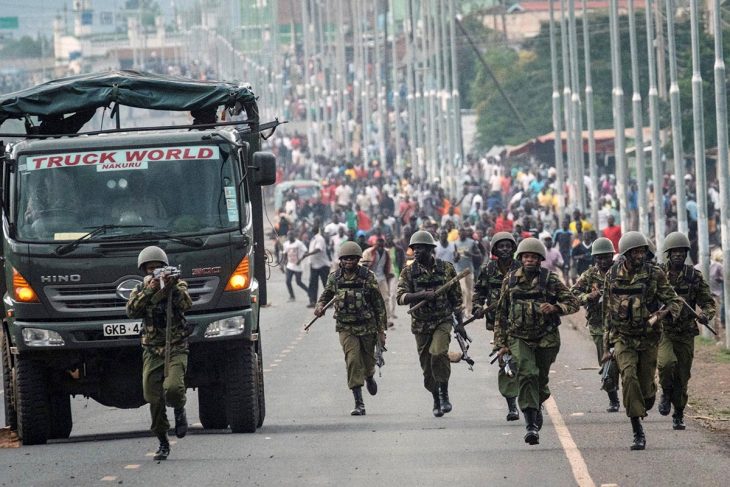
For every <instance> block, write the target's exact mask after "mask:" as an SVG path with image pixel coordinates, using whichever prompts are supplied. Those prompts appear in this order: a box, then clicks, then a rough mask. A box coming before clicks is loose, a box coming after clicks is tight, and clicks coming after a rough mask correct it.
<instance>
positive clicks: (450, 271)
mask: <svg viewBox="0 0 730 487" xmlns="http://www.w3.org/2000/svg"><path fill="white" fill-rule="evenodd" d="M454 277H456V271H455V270H454V266H453V265H451V264H450V263H448V262H444V261H442V260H439V259H435V260H434V265H433V268H431V269H428V268H426V267H425V266H423V265H421V264H420V263H418V262H417V261H414V262H413V263H412V264H411V265H409V266H406V267H405V268H404V269H403V270H402V271H401V274H400V278H399V279H398V291H397V294H396V299H397V300H398V304H401V305H402V304H405V301H404V300H403V296H404V295H405V294H411V293H417V292H420V291H426V290H431V291H435V290H436V289H438V288H439V287H440V286H442V285H444V284H446V282H447V281H449V280H451V279H453V278H454ZM461 307H462V296H461V287H460V286H459V285H458V284H454V285H453V286H451V287H449V289H448V290H447V291H446V292H444V293H443V294H441V295H439V296H437V297H436V299H435V300H434V301H431V302H427V303H426V304H425V305H424V306H422V307H421V308H419V309H417V310H416V311H414V312H413V313H412V315H411V332H412V333H413V334H414V335H415V337H416V347H417V349H418V357H419V360H420V362H421V369H422V370H423V385H424V387H425V388H426V389H427V390H429V391H430V392H431V393H434V392H436V390H437V385H438V384H445V383H448V381H449V377H450V376H451V364H450V363H449V357H448V352H449V343H450V342H451V329H452V323H453V321H452V320H453V315H454V313H461V311H462V309H461Z"/></svg>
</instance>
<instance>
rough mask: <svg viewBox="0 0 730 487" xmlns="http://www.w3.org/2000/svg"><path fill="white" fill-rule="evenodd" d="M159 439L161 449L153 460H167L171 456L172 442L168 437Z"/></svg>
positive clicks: (160, 436) (159, 437)
mask: <svg viewBox="0 0 730 487" xmlns="http://www.w3.org/2000/svg"><path fill="white" fill-rule="evenodd" d="M157 438H158V439H159V440H160V447H159V448H157V451H156V452H155V456H154V457H153V458H154V459H155V460H167V457H168V456H170V442H169V441H168V439H167V435H158V436H157Z"/></svg>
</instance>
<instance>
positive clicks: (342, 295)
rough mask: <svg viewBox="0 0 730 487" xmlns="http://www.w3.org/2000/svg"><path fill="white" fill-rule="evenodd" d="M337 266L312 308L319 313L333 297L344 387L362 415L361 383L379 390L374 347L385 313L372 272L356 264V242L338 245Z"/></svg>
mask: <svg viewBox="0 0 730 487" xmlns="http://www.w3.org/2000/svg"><path fill="white" fill-rule="evenodd" d="M339 250H340V252H339V256H340V268H339V269H337V270H336V271H334V272H332V273H330V275H329V276H328V278H327V283H326V284H325V288H324V291H323V292H322V295H321V296H320V297H319V300H318V301H317V305H316V307H315V308H314V314H315V315H316V316H322V315H324V312H325V309H324V307H325V305H326V304H327V303H328V302H329V301H330V300H332V299H333V298H336V299H335V303H334V307H335V320H336V322H337V325H336V328H335V329H336V330H337V332H338V333H339V335H340V344H341V345H342V351H343V352H344V353H345V364H346V365H347V387H349V388H350V389H351V390H352V395H353V396H354V397H355V409H353V410H352V411H351V412H350V414H351V415H353V416H364V415H365V402H364V401H363V398H362V386H363V385H364V384H367V390H368V392H369V393H370V395H372V396H374V395H375V394H376V393H377V392H378V384H377V383H376V382H375V378H374V377H373V376H374V375H375V347H376V344H377V341H378V340H380V343H381V344H382V345H383V346H384V345H385V326H386V322H387V313H386V308H385V301H383V297H382V295H381V294H380V289H379V288H378V282H377V280H376V279H375V274H373V273H372V271H370V270H369V269H367V268H366V267H364V266H361V265H359V264H358V262H359V260H360V258H362V249H361V248H360V246H359V245H358V244H356V243H355V242H344V243H343V244H342V245H341V246H340V249H339Z"/></svg>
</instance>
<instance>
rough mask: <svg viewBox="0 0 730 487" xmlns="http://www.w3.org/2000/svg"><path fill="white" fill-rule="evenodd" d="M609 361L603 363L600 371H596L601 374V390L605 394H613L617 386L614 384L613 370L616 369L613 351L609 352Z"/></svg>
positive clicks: (614, 374) (614, 373)
mask: <svg viewBox="0 0 730 487" xmlns="http://www.w3.org/2000/svg"><path fill="white" fill-rule="evenodd" d="M609 354H610V355H609V357H610V358H609V359H608V360H606V361H605V362H603V365H601V370H599V371H598V373H599V374H601V389H603V390H604V391H606V392H613V391H615V390H616V388H617V387H618V384H616V383H615V382H614V377H615V376H616V372H615V369H616V367H618V365H617V364H616V357H615V356H614V353H613V349H611V350H610V351H609Z"/></svg>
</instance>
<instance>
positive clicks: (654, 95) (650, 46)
mask: <svg viewBox="0 0 730 487" xmlns="http://www.w3.org/2000/svg"><path fill="white" fill-rule="evenodd" d="M653 1H654V0H646V16H645V20H646V50H647V59H648V71H649V125H650V126H651V171H652V180H653V181H654V239H655V240H654V241H655V242H656V248H657V249H663V248H664V234H665V232H666V230H665V221H664V218H665V216H664V201H663V200H664V198H663V194H662V186H663V182H664V164H663V163H662V151H661V138H660V135H659V130H660V127H659V91H658V89H657V66H656V62H655V57H654V21H653V19H652V15H651V9H652V2H653ZM659 1H661V0H659ZM657 260H658V261H659V262H663V261H664V253H663V252H659V254H658V255H657Z"/></svg>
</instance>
